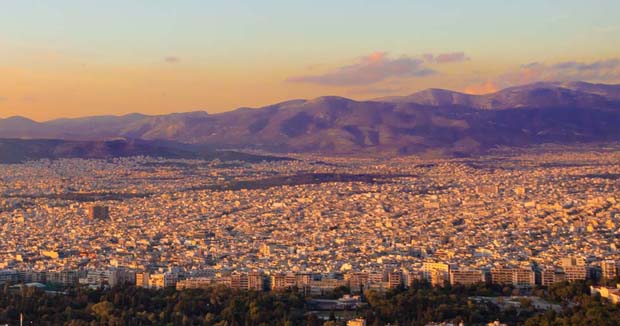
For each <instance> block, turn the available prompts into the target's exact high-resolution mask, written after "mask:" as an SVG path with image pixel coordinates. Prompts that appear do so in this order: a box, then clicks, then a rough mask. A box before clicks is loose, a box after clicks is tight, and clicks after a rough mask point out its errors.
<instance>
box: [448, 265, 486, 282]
mask: <svg viewBox="0 0 620 326" xmlns="http://www.w3.org/2000/svg"><path fill="white" fill-rule="evenodd" d="M481 282H484V273H483V272H482V271H481V270H458V269H457V270H453V271H450V284H451V285H456V284H461V285H471V284H477V283H481Z"/></svg>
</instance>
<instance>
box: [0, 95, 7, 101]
mask: <svg viewBox="0 0 620 326" xmlns="http://www.w3.org/2000/svg"><path fill="white" fill-rule="evenodd" d="M8 99H9V98H8V97H4V96H0V102H4V101H6V100H8Z"/></svg>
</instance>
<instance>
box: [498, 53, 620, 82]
mask: <svg viewBox="0 0 620 326" xmlns="http://www.w3.org/2000/svg"><path fill="white" fill-rule="evenodd" d="M556 80H557V81H579V80H583V81H599V82H613V81H618V80H620V59H618V58H613V59H605V60H599V61H593V62H579V61H564V62H559V63H555V64H546V63H540V62H533V63H529V64H525V65H522V66H520V67H519V69H518V70H517V71H514V72H509V73H506V74H504V75H502V76H500V77H499V78H498V80H497V82H498V83H499V84H500V85H502V86H509V85H515V84H525V83H531V82H535V81H556Z"/></svg>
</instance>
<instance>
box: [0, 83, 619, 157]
mask: <svg viewBox="0 0 620 326" xmlns="http://www.w3.org/2000/svg"><path fill="white" fill-rule="evenodd" d="M618 125H620V85H605V84H591V83H585V82H570V83H561V82H541V83H534V84H528V85H521V86H516V87H510V88H507V89H503V90H500V91H498V92H495V93H491V94H485V95H470V94H465V93H460V92H454V91H450V90H444V89H428V90H424V91H421V92H417V93H413V94H410V95H406V96H399V97H389V98H382V99H374V100H366V101H356V100H352V99H348V98H344V97H339V96H321V97H317V98H314V99H310V100H303V99H296V100H289V101H283V102H279V103H275V104H272V105H268V106H264V107H261V108H255V109H252V108H239V109H236V110H233V111H227V112H222V113H215V114H209V113H207V112H205V111H193V112H185V113H173V114H167V115H143V114H139V113H134V114H128V115H123V116H98V117H97V116H95V117H84V118H77V119H56V120H52V121H46V122H35V121H32V120H29V119H24V120H20V119H19V118H16V117H13V118H12V120H7V119H4V120H2V119H0V137H1V138H53V139H65V140H88V141H96V140H101V139H110V138H113V137H127V138H135V139H145V140H152V141H158V140H166V141H174V142H180V143H188V144H202V145H208V146H212V147H214V148H234V149H259V150H267V151H273V152H316V153H329V154H350V153H393V154H412V153H424V152H429V151H442V152H445V153H448V155H452V154H455V155H468V154H476V153H482V152H485V151H487V150H489V149H491V148H494V147H498V146H508V147H510V146H526V145H528V144H540V143H546V142H551V143H572V142H594V141H616V140H620V130H619V129H620V128H618V127H617V126H618Z"/></svg>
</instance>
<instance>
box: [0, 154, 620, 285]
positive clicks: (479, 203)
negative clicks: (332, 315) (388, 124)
mask: <svg viewBox="0 0 620 326" xmlns="http://www.w3.org/2000/svg"><path fill="white" fill-rule="evenodd" d="M619 162H620V153H618V152H617V151H614V150H611V149H609V150H605V149H601V150H596V151H594V150H577V149H572V150H568V151H562V150H555V151H538V150H529V151H523V152H519V153H511V154H506V153H498V154H497V155H495V156H491V157H484V158H478V159H445V160H440V159H438V160H431V159H427V160H422V159H419V158H410V157H401V158H394V159H370V158H369V159H359V158H358V159H353V158H351V159H349V158H329V157H326V158H321V159H320V160H317V158H316V157H311V156H296V157H294V160H290V161H277V162H262V163H244V162H232V163H231V162H220V161H211V162H205V161H200V160H171V159H157V158H149V157H133V158H118V159H111V160H84V159H59V160H39V161H32V162H28V163H23V164H10V165H0V180H1V182H0V195H1V199H0V224H1V225H2V234H3V236H2V238H0V268H1V269H2V270H1V271H0V283H7V282H13V283H15V282H23V283H40V284H54V285H61V286H77V285H84V286H90V287H100V286H104V285H106V286H116V285H122V284H135V285H137V286H141V287H148V288H164V287H176V288H178V289H186V288H201V287H208V286H212V285H215V284H222V285H225V286H228V287H232V288H235V289H246V290H272V291H279V290H284V289H289V288H296V289H299V290H300V291H303V292H304V293H309V294H322V293H326V292H329V291H333V290H334V289H336V288H339V287H349V288H350V289H351V291H352V292H358V293H359V292H362V291H363V290H364V289H376V290H379V291H384V290H387V289H392V288H398V287H407V286H408V285H410V284H411V283H412V282H414V281H415V280H425V281H428V282H430V283H431V284H433V285H436V286H443V285H446V284H451V285H456V284H462V285H471V284H476V283H480V282H486V283H492V284H509V285H512V286H514V287H516V288H531V287H533V286H536V285H543V286H545V285H550V284H553V283H557V282H563V281H578V280H586V279H612V278H614V277H616V276H618V272H619V268H620V250H619V246H620V239H619V238H618V237H617V234H618V229H619V227H620V224H619V223H620V197H619V196H618V194H619V190H620V163H619ZM298 175H305V176H307V177H306V178H305V179H310V181H311V182H300V184H290V182H288V183H287V182H286V181H287V180H289V179H291V178H292V179H294V176H298ZM360 175H365V176H366V178H363V179H362V178H358V179H359V180H363V181H355V180H357V179H355V178H347V176H349V177H351V176H360ZM282 176H284V177H285V178H280V179H274V177H282ZM308 176H309V177H308ZM312 176H321V177H320V178H318V177H317V178H312ZM335 176H337V177H335ZM305 179H302V181H303V180H305ZM265 180H271V181H269V182H266V181H265ZM273 180H279V181H282V182H283V184H282V185H279V184H278V183H277V182H274V181H273ZM350 180H354V181H350ZM289 181H290V180H289ZM231 184H236V185H238V186H237V187H230V186H229V185H231ZM224 185H228V186H224Z"/></svg>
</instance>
